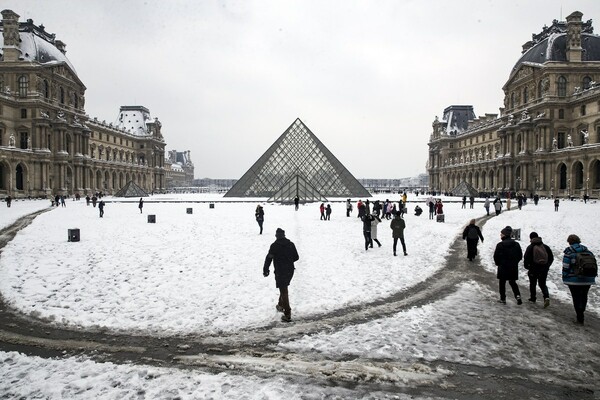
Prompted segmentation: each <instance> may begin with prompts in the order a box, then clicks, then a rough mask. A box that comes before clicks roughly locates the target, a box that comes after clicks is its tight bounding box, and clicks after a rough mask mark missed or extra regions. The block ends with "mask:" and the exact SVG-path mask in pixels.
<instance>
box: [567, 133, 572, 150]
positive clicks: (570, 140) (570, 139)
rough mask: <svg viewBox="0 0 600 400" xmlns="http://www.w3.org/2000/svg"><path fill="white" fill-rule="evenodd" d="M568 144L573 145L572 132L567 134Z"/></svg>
mask: <svg viewBox="0 0 600 400" xmlns="http://www.w3.org/2000/svg"><path fill="white" fill-rule="evenodd" d="M567 146H569V147H573V138H572V137H571V134H570V133H569V134H568V135H567Z"/></svg>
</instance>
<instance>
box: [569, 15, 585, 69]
mask: <svg viewBox="0 0 600 400" xmlns="http://www.w3.org/2000/svg"><path fill="white" fill-rule="evenodd" d="M581 17H583V13H581V12H579V11H574V12H573V13H571V15H569V16H568V17H567V61H570V62H580V61H581V53H582V49H581V26H582V25H583V24H582V22H581Z"/></svg>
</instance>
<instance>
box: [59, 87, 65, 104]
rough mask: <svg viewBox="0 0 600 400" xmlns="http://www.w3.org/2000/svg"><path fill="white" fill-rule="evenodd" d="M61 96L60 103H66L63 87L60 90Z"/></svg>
mask: <svg viewBox="0 0 600 400" xmlns="http://www.w3.org/2000/svg"><path fill="white" fill-rule="evenodd" d="M59 93H60V94H59V96H60V104H65V89H63V88H62V87H61V88H60V90H59Z"/></svg>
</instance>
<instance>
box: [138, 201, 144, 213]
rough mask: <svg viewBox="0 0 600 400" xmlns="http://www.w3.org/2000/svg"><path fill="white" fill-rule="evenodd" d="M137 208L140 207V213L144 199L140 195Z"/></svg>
mask: <svg viewBox="0 0 600 400" xmlns="http://www.w3.org/2000/svg"><path fill="white" fill-rule="evenodd" d="M138 208H139V209H140V214H141V213H142V208H144V199H142V198H141V197H140V202H139V204H138Z"/></svg>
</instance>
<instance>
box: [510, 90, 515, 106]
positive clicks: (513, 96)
mask: <svg viewBox="0 0 600 400" xmlns="http://www.w3.org/2000/svg"><path fill="white" fill-rule="evenodd" d="M510 108H515V94H514V93H511V94H510Z"/></svg>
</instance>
